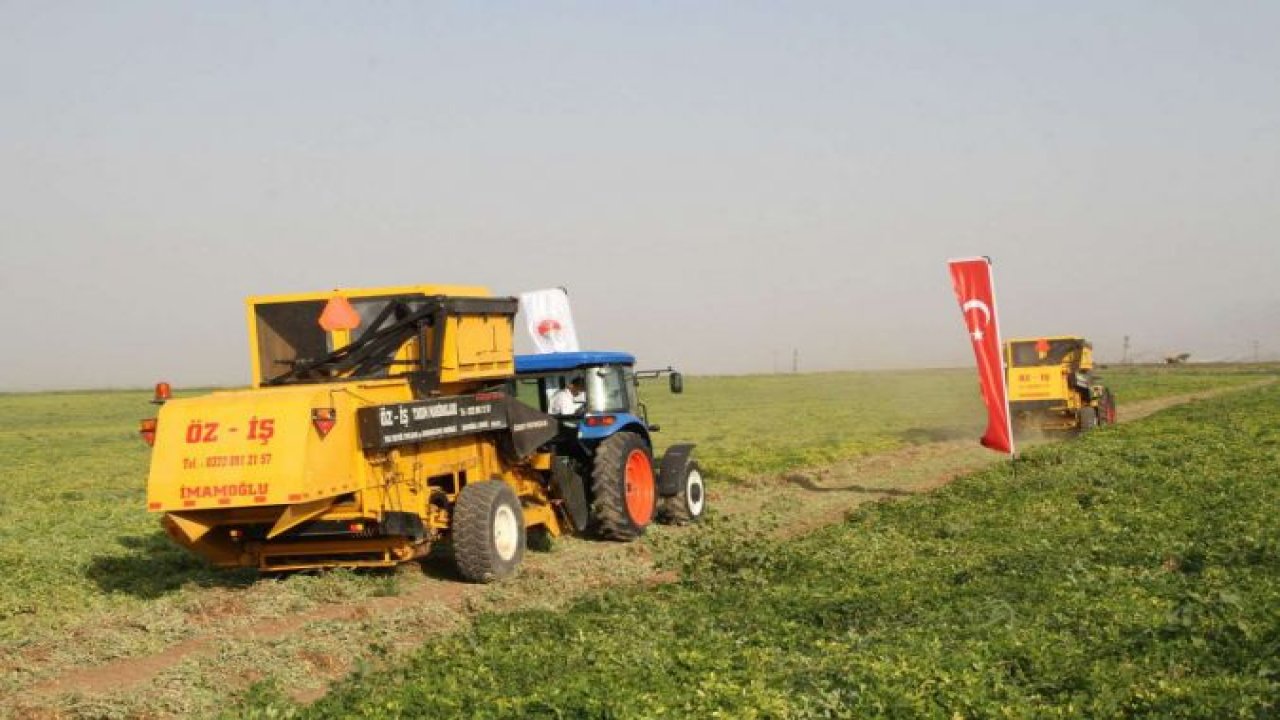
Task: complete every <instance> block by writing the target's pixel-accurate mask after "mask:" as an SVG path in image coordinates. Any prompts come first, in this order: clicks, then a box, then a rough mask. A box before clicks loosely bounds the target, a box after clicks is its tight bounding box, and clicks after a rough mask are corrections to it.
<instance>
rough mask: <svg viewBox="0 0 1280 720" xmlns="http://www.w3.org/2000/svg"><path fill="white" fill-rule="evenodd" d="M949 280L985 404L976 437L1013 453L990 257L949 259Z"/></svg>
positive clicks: (988, 445) (983, 442) (995, 448)
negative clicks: (984, 425)
mask: <svg viewBox="0 0 1280 720" xmlns="http://www.w3.org/2000/svg"><path fill="white" fill-rule="evenodd" d="M947 265H948V266H949V267H950V268H951V282H952V284H953V285H954V287H955V290H956V300H958V301H959V302H960V313H961V314H962V315H963V316H964V325H965V329H966V330H968V331H969V339H970V341H972V343H973V354H974V357H976V358H977V360H978V379H979V380H980V381H981V385H982V402H983V403H984V404H985V405H986V406H987V431H986V432H985V433H983V435H982V440H981V441H980V442H981V443H982V444H983V445H984V446H985V447H989V448H991V449H992V450H997V451H1000V452H1007V453H1009V454H1010V455H1013V454H1014V449H1013V427H1012V425H1011V423H1010V418H1009V400H1008V398H1009V387H1008V383H1007V379H1006V378H1005V373H1004V362H1003V359H1002V357H1001V348H1000V324H999V323H998V322H997V320H996V288H995V280H994V279H993V277H992V274H991V258H986V257H978V258H964V259H962V260H949V261H947Z"/></svg>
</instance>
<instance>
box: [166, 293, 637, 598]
mask: <svg viewBox="0 0 1280 720" xmlns="http://www.w3.org/2000/svg"><path fill="white" fill-rule="evenodd" d="M247 304H248V323H249V336H250V350H251V353H252V366H253V386H252V387H251V388H249V389H245V390H239V391H220V392H213V393H211V394H208V395H204V396H200V397H185V398H169V397H168V396H169V395H170V393H169V392H168V388H167V386H164V384H162V386H163V387H162V386H158V387H157V401H158V402H161V406H160V410H159V412H158V414H157V417H156V418H154V419H150V420H144V421H143V423H142V435H143V437H144V439H146V440H147V441H148V442H150V443H152V444H153V447H154V449H153V454H152V458H151V470H150V476H149V479H148V483H147V507H148V509H149V510H150V511H152V512H155V513H162V514H163V525H164V527H165V529H166V531H167V532H168V533H169V535H170V536H171V537H172V538H173V539H174V540H175V541H177V542H178V543H179V544H181V545H183V546H186V547H187V548H190V549H191V550H192V551H194V552H196V553H198V554H200V555H202V556H204V557H206V558H208V559H209V560H210V561H212V562H213V563H215V564H217V565H219V566H224V567H234V566H249V567H258V568H260V569H263V570H292V569H301V568H314V567H331V566H346V567H351V566H389V565H394V564H396V563H398V562H403V561H405V560H409V559H413V558H415V557H420V556H422V555H423V554H425V553H426V551H427V549H428V548H429V547H430V545H431V543H432V542H433V541H435V540H440V539H446V538H447V539H448V540H450V541H451V542H452V544H453V548H454V555H455V557H456V560H457V564H458V568H459V570H460V571H461V574H462V575H463V576H464V577H466V578H468V579H471V580H478V581H487V580H492V579H496V578H500V577H503V576H505V575H508V574H510V573H511V572H513V571H514V569H515V567H516V565H517V564H518V563H519V561H520V559H521V557H522V555H523V552H524V548H525V533H526V530H527V529H534V528H545V530H546V531H548V532H549V533H551V534H552V535H558V534H559V533H560V532H561V531H562V529H564V528H565V527H566V525H565V523H564V522H563V521H564V517H563V513H561V512H559V511H558V510H557V508H556V506H555V498H554V497H553V491H552V489H551V488H550V487H549V485H548V482H547V477H548V472H549V470H550V467H551V462H552V455H551V453H549V452H547V451H546V449H545V446H546V444H547V443H548V442H549V441H550V440H551V439H552V438H553V437H554V436H555V435H556V433H557V432H558V431H559V426H558V424H557V422H556V420H555V418H552V417H551V416H549V415H546V414H543V413H541V412H539V411H538V410H535V409H533V408H530V407H528V406H526V405H523V404H521V403H519V402H517V401H515V400H514V399H513V398H512V397H510V395H509V394H508V393H507V392H505V388H506V382H507V381H508V380H509V379H510V378H511V377H512V376H513V374H514V355H513V349H512V323H513V318H514V316H515V313H516V310H517V301H516V299H515V298H503V297H491V296H489V294H488V292H487V291H486V290H484V289H483V288H475V287H449V286H415V287H404V288H384V289H377V290H343V291H333V292H324V293H314V294H300V295H277V296H263V297H253V298H249V300H248V301H247ZM357 330H358V332H357ZM651 482H652V481H651Z"/></svg>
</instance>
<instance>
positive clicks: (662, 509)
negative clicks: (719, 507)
mask: <svg viewBox="0 0 1280 720" xmlns="http://www.w3.org/2000/svg"><path fill="white" fill-rule="evenodd" d="M706 509H707V486H706V483H705V482H704V481H703V479H702V468H700V467H698V463H696V462H691V463H689V464H688V466H686V468H685V474H684V477H683V478H681V481H680V492H678V493H676V494H675V495H672V496H671V497H664V498H662V502H661V504H659V505H658V520H659V521H660V522H664V523H667V524H668V525H688V524H689V523H695V522H698V521H699V520H701V519H702V513H703V512H705V511H706Z"/></svg>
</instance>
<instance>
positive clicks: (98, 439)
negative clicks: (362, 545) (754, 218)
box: [0, 368, 1274, 717]
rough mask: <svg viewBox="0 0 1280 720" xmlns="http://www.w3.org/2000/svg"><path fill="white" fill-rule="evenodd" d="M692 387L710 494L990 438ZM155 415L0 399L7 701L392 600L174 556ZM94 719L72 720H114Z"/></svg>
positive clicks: (1184, 380) (1123, 386)
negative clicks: (211, 641) (244, 634)
mask: <svg viewBox="0 0 1280 720" xmlns="http://www.w3.org/2000/svg"><path fill="white" fill-rule="evenodd" d="M1264 377H1274V368H1254V369H1250V368H1212V369H1203V368H1178V369H1174V370H1165V369H1150V368H1147V369H1141V368H1135V369H1125V370H1124V371H1123V372H1118V371H1111V372H1110V374H1109V375H1108V378H1109V379H1110V380H1111V382H1112V383H1113V385H1114V386H1115V387H1116V389H1117V392H1118V394H1119V396H1120V398H1121V404H1122V405H1123V404H1124V403H1125V402H1126V400H1133V401H1141V400H1145V399H1150V398H1153V397H1158V396H1163V395H1173V394H1179V393H1187V392H1196V391H1201V390H1207V389H1211V388H1224V387H1230V386H1235V385H1239V384H1242V383H1249V382H1255V381H1257V380H1259V379H1262V378H1264ZM686 388H687V390H686V393H685V394H683V395H680V396H672V395H669V394H668V393H667V392H666V389H665V387H663V386H661V385H655V386H653V387H650V388H647V392H646V400H647V401H648V402H649V410H650V415H651V418H652V419H653V420H654V421H655V422H660V423H661V424H662V425H663V431H662V432H661V433H660V441H661V442H677V441H679V442H684V441H693V442H697V443H699V446H700V450H699V452H700V455H701V458H702V461H703V463H704V466H705V468H706V470H707V473H708V476H709V477H710V478H711V480H712V481H713V482H714V483H718V484H719V486H720V487H726V486H729V485H732V484H734V483H736V482H738V481H739V480H742V479H746V478H752V477H753V476H758V475H762V474H770V473H776V472H780V471H783V470H791V469H794V468H796V467H797V466H815V465H824V464H826V463H830V462H834V461H839V460H844V459H848V458H851V457H858V456H862V455H866V454H869V453H876V452H879V451H882V450H888V449H893V448H899V447H906V446H916V445H923V444H926V443H931V442H933V441H937V440H948V439H956V438H966V439H967V438H973V437H976V434H977V432H978V430H979V428H980V427H981V426H982V424H983V419H982V410H981V408H980V406H979V403H978V400H977V389H976V382H975V379H974V376H973V374H972V372H971V371H952V370H942V371H914V372H879V373H852V372H850V373H825V374H810V375H775V376H752V377H708V378H703V377H692V378H688V380H687V383H686ZM148 399H149V393H145V392H70V393H40V394H0V477H3V478H4V483H5V485H4V487H5V489H4V492H3V495H2V496H0V498H2V502H0V573H3V576H4V578H5V580H6V582H4V583H3V584H0V651H2V652H3V657H7V658H11V660H9V661H7V662H5V661H0V668H2V669H0V698H3V697H4V696H5V695H6V694H8V693H15V692H20V691H22V690H23V689H24V688H27V687H29V686H31V685H32V684H33V683H36V682H39V681H41V680H43V679H48V678H50V677H55V676H56V675H57V674H58V673H59V672H61V671H62V670H65V669H67V668H75V667H82V666H89V667H92V666H95V665H99V664H101V663H103V662H106V661H108V660H111V659H113V658H122V657H133V656H141V655H146V654H149V653H155V652H159V651H161V650H163V649H165V648H167V647H170V646H172V645H173V644H174V643H176V642H178V641H181V640H184V639H187V638H190V637H192V636H194V635H196V634H198V633H200V632H202V631H203V630H205V629H208V628H216V629H218V631H219V632H221V631H223V630H225V631H227V632H230V633H232V634H234V631H235V628H236V627H245V626H247V625H248V624H250V623H252V622H255V621H258V620H261V619H263V618H272V617H280V616H286V615H289V614H291V613H298V612H302V611H306V610H308V609H310V608H316V607H318V606H323V605H325V604H327V603H343V602H348V603H349V602H359V601H361V600H362V599H364V598H374V597H380V596H387V595H395V594H396V593H398V592H400V586H401V584H402V583H403V582H404V580H403V577H404V576H403V574H400V575H397V574H392V575H386V574H377V573H331V574H326V575H318V576H314V575H299V576H293V577H289V578H287V579H285V580H283V581H278V582H261V581H259V580H258V578H257V576H256V574H255V573H253V572H248V571H240V572H228V571H216V570H213V569H211V568H209V567H208V566H207V565H205V564H204V563H203V562H201V561H199V560H197V559H196V558H194V557H192V556H190V555H189V554H187V553H185V552H183V551H181V550H180V549H178V548H177V547H175V546H173V545H172V544H170V543H169V542H168V540H167V539H166V538H165V536H164V535H163V533H162V532H161V531H160V530H159V528H158V525H157V518H156V517H154V516H152V515H149V514H147V513H146V512H144V510H143V507H144V483H145V476H146V466H147V458H148V450H147V448H146V447H145V445H143V444H142V443H141V441H140V440H139V439H138V437H137V433H136V427H137V420H138V419H139V418H141V417H146V416H148V415H150V414H151V413H152V412H153V408H152V406H150V405H149V404H148V402H147V401H148ZM713 487H715V486H713ZM694 537H700V536H697V535H695V536H694ZM698 542H701V540H699V541H698ZM414 581H415V582H417V580H414ZM361 642H362V641H359V640H357V645H359V644H361ZM364 651H365V650H364V648H363V647H361V650H360V651H359V652H357V653H356V655H357V656H360V653H361V652H364ZM230 664H231V663H230V661H228V665H230ZM286 671H287V669H285V670H282V671H281V672H286ZM286 674H287V672H286ZM248 677H250V678H252V673H250V674H249V675H248ZM175 692H176V691H175ZM207 692H208V693H210V695H209V696H208V697H206V698H203V699H202V700H201V701H200V702H195V701H192V702H189V703H184V702H183V701H179V700H172V699H171V700H166V701H165V702H163V703H160V704H159V707H161V708H169V710H167V711H166V710H157V711H156V712H157V713H158V714H160V715H165V714H171V715H172V714H182V712H183V710H182V709H183V708H189V707H203V706H207V705H208V704H210V703H215V706H216V701H217V697H218V695H217V694H218V693H225V692H228V691H227V690H225V689H220V688H217V687H211V688H208V689H207ZM138 702H140V703H141V707H144V708H152V707H155V705H153V704H151V703H150V701H146V702H144V701H142V700H139V701H138ZM201 703H204V704H203V705H202V704H201ZM3 705H4V703H3V702H0V716H4V715H6V714H7V713H6V712H5V711H4V709H3ZM77 707H79V706H77ZM130 707H133V706H130ZM87 708H88V709H83V708H81V709H80V710H77V711H76V712H69V713H68V714H69V715H76V714H80V715H83V716H90V717H91V716H98V715H100V714H104V713H106V711H104V710H102V708H101V707H98V706H94V705H89V706H87ZM173 708H178V710H174V709H173ZM133 711H134V712H138V711H139V710H138V709H137V708H136V707H135V708H134V710H133ZM106 714H110V713H106ZM126 714H128V713H126Z"/></svg>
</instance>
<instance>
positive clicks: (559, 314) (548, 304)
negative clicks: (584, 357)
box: [520, 288, 579, 353]
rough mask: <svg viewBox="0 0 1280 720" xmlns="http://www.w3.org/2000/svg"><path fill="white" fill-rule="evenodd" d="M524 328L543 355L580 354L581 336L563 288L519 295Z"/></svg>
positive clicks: (532, 291) (567, 295) (533, 291)
mask: <svg viewBox="0 0 1280 720" xmlns="http://www.w3.org/2000/svg"><path fill="white" fill-rule="evenodd" d="M520 311H521V312H523V313H524V316H525V327H526V328H527V329H528V331H529V336H530V337H531V338H532V339H533V344H534V347H536V348H537V350H538V352H540V353H550V352H577V351H578V349H579V348H578V333H577V332H576V331H575V330H574V327H573V315H572V313H571V312H570V310H569V294H568V293H567V292H565V290H564V288H548V289H546V290H531V291H529V292H526V293H521V294H520Z"/></svg>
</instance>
